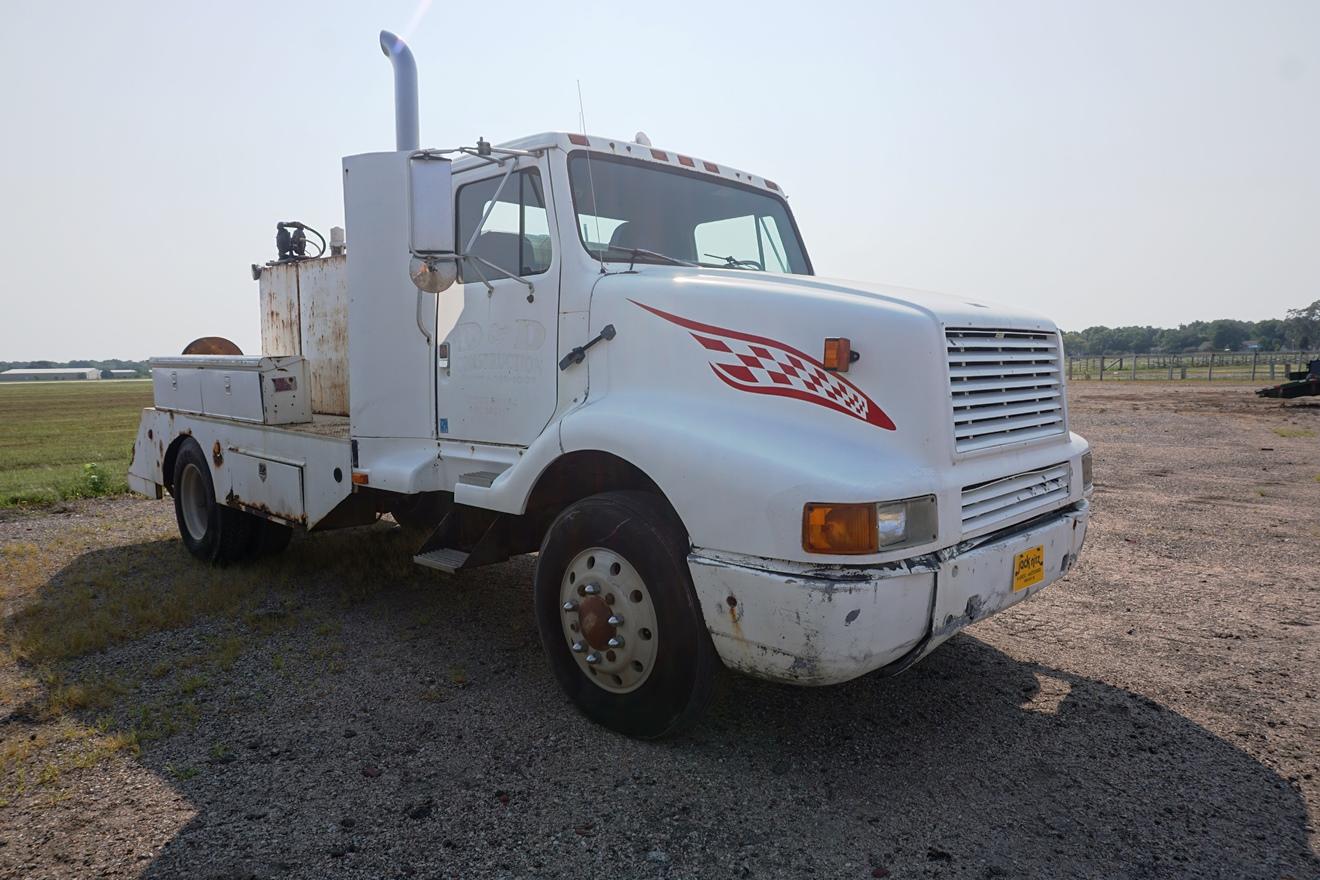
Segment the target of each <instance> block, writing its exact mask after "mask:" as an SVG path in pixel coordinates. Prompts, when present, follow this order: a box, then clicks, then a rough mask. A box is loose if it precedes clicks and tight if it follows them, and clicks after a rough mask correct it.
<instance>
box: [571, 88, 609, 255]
mask: <svg viewBox="0 0 1320 880" xmlns="http://www.w3.org/2000/svg"><path fill="white" fill-rule="evenodd" d="M577 92H578V126H579V127H580V128H581V129H582V138H583V140H586V138H587V113H586V111H585V110H583V109H582V80H578V81H577ZM587 187H588V188H589V189H590V190H591V216H593V217H595V218H596V247H597V250H596V259H597V260H600V274H602V275H604V274H605V244H604V242H602V241H601V240H600V206H599V205H597V204H596V179H595V178H594V177H592V175H591V144H590V142H588V144H587Z"/></svg>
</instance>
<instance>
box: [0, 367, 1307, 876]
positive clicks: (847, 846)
mask: <svg viewBox="0 0 1320 880" xmlns="http://www.w3.org/2000/svg"><path fill="white" fill-rule="evenodd" d="M1249 392H1250V389H1247V388H1242V387H1226V386H1215V387H1213V388H1204V389H1201V388H1191V387H1189V386H1187V385H1167V384H1164V383H1159V384H1157V385H1155V384H1153V385H1119V383H1114V385H1113V386H1111V385H1110V384H1108V383H1106V384H1105V385H1103V386H1101V385H1100V384H1099V383H1089V384H1081V383H1079V384H1078V385H1076V386H1074V389H1073V391H1072V392H1071V397H1070V402H1071V416H1072V421H1073V426H1074V428H1075V429H1076V430H1077V431H1079V432H1080V433H1083V434H1085V435H1087V436H1088V437H1089V438H1090V439H1091V440H1092V442H1093V443H1094V444H1095V449H1096V461H1095V471H1096V479H1097V490H1096V499H1095V510H1096V512H1095V517H1094V520H1093V524H1092V530H1091V534H1090V538H1089V540H1088V546H1087V550H1086V552H1085V553H1084V554H1083V556H1082V559H1081V561H1080V563H1079V565H1078V566H1077V568H1076V569H1075V570H1074V571H1073V572H1072V574H1070V575H1069V577H1068V578H1067V579H1066V580H1065V581H1063V582H1062V583H1060V584H1058V585H1056V586H1053V587H1051V588H1050V589H1048V590H1046V591H1045V592H1044V593H1042V594H1041V595H1040V596H1039V597H1038V598H1036V599H1034V600H1033V601H1031V602H1028V603H1026V604H1024V605H1022V606H1018V607H1017V608H1015V609H1012V610H1010V611H1009V612H1006V613H1004V614H1002V615H1000V616H998V617H995V618H992V619H991V620H988V621H985V622H983V623H981V624H978V625H977V626H974V627H973V628H971V629H970V630H969V631H968V632H966V633H964V634H962V635H960V636H958V637H956V638H955V639H953V640H952V641H951V642H950V643H949V644H947V645H945V646H944V647H942V648H941V649H940V650H939V651H937V652H936V653H935V654H934V655H933V656H931V657H930V658H929V659H927V660H926V661H924V662H922V663H921V664H919V665H918V666H917V667H915V668H914V669H913V670H912V671H911V672H909V673H907V674H905V675H903V676H900V677H898V678H895V679H883V678H876V677H867V678H864V679H861V680H859V681H855V682H852V683H849V684H847V685H843V686H840V687H835V688H827V689H819V690H808V689H793V688H788V687H777V686H772V685H767V684H762V683H758V682H755V681H752V680H749V679H741V678H730V680H729V681H728V683H727V687H726V688H725V692H724V694H723V696H722V698H721V700H720V701H719V703H718V704H717V706H716V707H715V709H714V711H713V712H712V713H711V715H710V716H709V718H708V719H707V720H706V721H705V722H704V723H703V724H702V725H700V726H699V727H698V728H697V729H696V730H695V731H693V732H692V733H691V734H689V735H687V736H685V737H683V738H681V739H678V740H675V741H672V742H665V743H658V744H657V743H639V742H634V741H631V740H627V739H624V738H622V737H618V736H614V735H612V734H609V733H606V732H604V731H602V730H600V729H598V728H596V727H594V726H593V725H591V724H590V723H589V722H587V721H585V720H583V719H582V718H581V717H579V716H578V715H577V714H576V713H575V712H574V711H573V710H572V708H571V707H570V706H569V705H568V704H567V702H566V701H565V700H564V699H563V698H562V697H561V696H560V694H559V692H558V690H557V689H556V687H555V685H554V682H553V681H552V679H551V677H550V674H549V672H548V670H547V668H546V665H545V663H544V661H543V659H542V657H541V653H540V647H539V644H538V642H537V638H536V631H535V625H534V622H533V620H532V617H531V614H530V602H529V583H530V576H531V567H532V562H531V561H530V560H528V559H519V560H515V561H512V562H510V563H507V564H505V565H502V566H498V567H494V568H491V569H487V570H479V571H476V572H472V573H468V574H465V575H463V576H461V577H456V578H446V577H444V576H441V575H437V574H434V573H432V572H430V571H428V570H425V569H420V568H418V567H416V566H413V565H411V563H409V561H408V549H409V548H408V547H407V546H405V545H406V543H407V542H406V541H405V540H404V539H403V537H402V536H401V535H399V534H398V533H397V532H395V531H393V530H391V529H390V528H389V527H388V526H387V525H384V524H382V525H378V526H376V527H371V528H365V529H356V530H352V531H346V532H341V533H337V534H329V535H324V536H311V537H308V538H304V539H301V540H297V541H295V542H294V544H293V546H291V547H290V549H289V551H288V552H287V553H286V554H285V555H284V556H282V557H280V558H278V559H275V560H271V561H269V562H267V563H263V564H261V565H258V566H249V567H244V568H237V569H232V570H228V571H226V572H221V573H219V574H216V573H213V572H210V571H206V570H202V569H200V568H199V567H197V566H196V565H194V564H193V563H192V562H191V561H190V560H189V558H188V557H187V556H186V554H185V553H184V551H183V549H182V547H181V545H180V544H179V542H178V539H177V537H175V534H174V526H173V521H172V511H171V509H170V507H169V503H168V501H164V502H148V501H130V500H118V501H97V502H78V503H75V504H73V505H71V506H70V508H68V509H67V510H66V511H65V512H63V513H46V514H41V515H23V516H16V517H10V518H8V519H6V520H5V521H3V522H0V548H2V549H0V570H2V571H3V577H0V586H2V588H3V589H4V590H5V596H4V602H5V605H4V607H5V629H4V639H5V641H4V644H3V648H4V650H5V651H6V652H7V653H8V655H9V656H10V657H11V658H12V657H13V656H14V655H21V656H23V657H26V658H27V659H25V660H23V661H22V662H16V661H14V660H12V659H11V660H10V661H8V662H6V663H4V664H3V665H2V666H0V697H3V703H0V718H3V722H2V723H0V737H2V738H3V742H2V743H0V748H2V749H3V751H2V752H0V760H2V761H3V765H2V767H0V786H2V789H0V799H2V800H0V875H3V876H6V877H9V876H13V877H93V876H98V877H99V876H108V877H139V876H141V877H151V878H157V877H159V878H164V877H171V878H173V877H184V876H186V877H251V876H259V877H265V876H270V877H323V876H347V877H373V878H376V877H412V876H418V877H433V876H435V877H440V876H444V877H450V876H457V877H471V876H511V877H512V876H565V877H583V876H604V875H609V876H620V877H634V876H654V877H698V876H699V877H801V876H806V875H811V874H815V875H817V876H823V877H858V878H865V877H871V876H879V875H880V873H881V872H883V871H888V872H889V875H890V876H893V877H916V876H939V877H995V876H1003V877H1019V876H1029V877H1065V876H1066V877H1106V878H1112V877H1134V878H1135V877H1193V876H1195V877H1226V878H1227V877H1232V878H1239V877H1261V878H1271V880H1278V878H1280V877H1293V878H1296V880H1302V878H1311V877H1317V876H1320V859H1318V858H1317V855H1316V842H1317V838H1316V830H1315V822H1316V815H1317V810H1320V783H1318V782H1317V779H1316V775H1317V772H1320V770H1318V769H1317V751H1320V750H1317V747H1316V743H1317V741H1320V708H1318V707H1320V701H1318V700H1317V691H1320V641H1318V640H1317V634H1320V594H1318V592H1317V590H1318V587H1317V577H1316V575H1317V571H1320V565H1317V556H1316V551H1317V547H1318V546H1320V519H1317V517H1316V511H1317V510H1320V480H1318V479H1317V478H1318V477H1320V440H1317V439H1316V437H1315V436H1308V435H1306V434H1305V432H1304V430H1298V429H1308V428H1315V427H1320V410H1317V409H1315V408H1307V407H1297V406H1292V407H1280V405H1279V404H1278V402H1276V401H1263V400H1258V399H1256V398H1254V397H1252V396H1251V395H1250V393H1249ZM1278 429H1284V430H1283V431H1279V430H1278ZM226 588H227V589H226ZM181 595H182V596H186V597H188V598H186V599H180V598H178V597H179V596H181ZM42 609H46V611H49V610H51V609H80V610H79V612H78V614H69V615H67V620H68V623H67V625H65V624H62V623H61V621H62V620H66V617H62V616H59V615H51V614H49V613H47V614H45V616H43V611H42ZM80 615H81V616H80ZM84 630H85V631H86V632H84ZM75 636H76V637H77V638H85V639H87V638H90V639H92V641H90V642H79V641H77V640H76V638H74V637H75ZM86 645H94V646H95V647H93V648H90V649H88V650H89V652H88V653H82V650H83V648H84V647H85V646H86ZM80 646H82V647H80ZM70 652H72V653H73V654H74V656H68V655H69V654H70Z"/></svg>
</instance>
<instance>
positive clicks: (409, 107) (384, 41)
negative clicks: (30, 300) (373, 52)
mask: <svg viewBox="0 0 1320 880" xmlns="http://www.w3.org/2000/svg"><path fill="white" fill-rule="evenodd" d="M380 50H381V51H382V52H384V53H385V54H386V56H388V57H389V59H390V63H391V64H392V65H394V148H395V149H396V150H415V149H417V148H418V147H419V146H421V138H420V136H419V135H418V133H417V62H416V61H415V60H414V59H413V53H412V50H411V49H409V48H408V44H407V43H405V42H404V41H403V40H401V39H399V38H398V37H397V36H395V35H394V34H392V33H390V32H389V31H381V32H380Z"/></svg>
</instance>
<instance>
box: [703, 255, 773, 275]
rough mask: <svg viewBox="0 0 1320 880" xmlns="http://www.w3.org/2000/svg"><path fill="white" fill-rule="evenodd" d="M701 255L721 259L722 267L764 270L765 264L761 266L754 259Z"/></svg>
mask: <svg viewBox="0 0 1320 880" xmlns="http://www.w3.org/2000/svg"><path fill="white" fill-rule="evenodd" d="M702 256H703V257H710V258H711V259H714V260H723V261H724V265H723V266H722V267H720V268H724V269H755V270H757V271H758V272H764V271H765V266H762V265H761V264H760V263H758V262H756V260H739V259H738V258H737V257H722V256H720V255H719V254H702Z"/></svg>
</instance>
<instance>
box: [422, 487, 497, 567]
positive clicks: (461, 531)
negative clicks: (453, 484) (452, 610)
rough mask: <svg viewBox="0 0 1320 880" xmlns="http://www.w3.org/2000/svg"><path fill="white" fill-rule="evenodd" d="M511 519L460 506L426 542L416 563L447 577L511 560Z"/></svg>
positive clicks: (456, 507)
mask: <svg viewBox="0 0 1320 880" xmlns="http://www.w3.org/2000/svg"><path fill="white" fill-rule="evenodd" d="M508 524H509V523H508V519H507V517H505V516H504V515H503V514H499V513H495V512H493V511H489V510H482V509H480V508H472V507H464V506H463V505H461V504H456V505H454V506H453V507H451V508H450V509H449V512H448V513H447V514H445V518H444V519H442V520H441V521H440V524H439V525H438V526H436V527H435V531H434V532H432V533H431V536H430V537H429V538H427V539H426V541H425V542H424V543H423V544H422V546H421V547H419V548H418V550H417V553H416V554H415V555H414V556H413V562H415V563H417V564H418V565H424V566H426V567H427V568H434V569H436V570H437V571H443V572H445V573H446V574H457V573H458V572H460V571H465V570H467V569H469V568H477V567H478V566H482V565H491V564H492V563H496V562H503V561H504V560H506V559H508V558H509V549H508V541H507V532H508Z"/></svg>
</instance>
